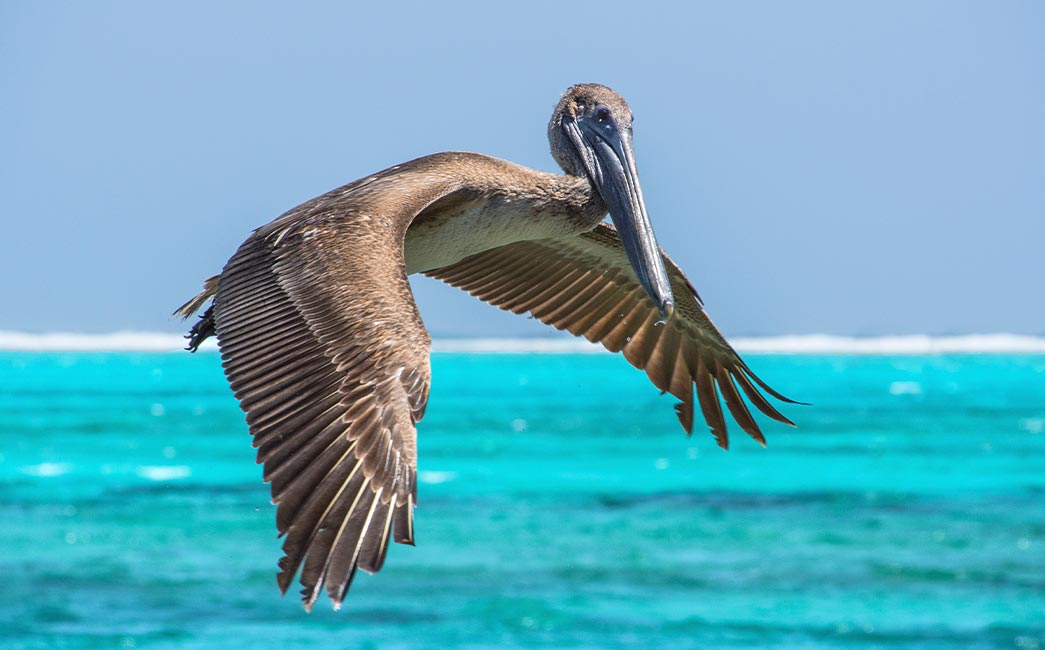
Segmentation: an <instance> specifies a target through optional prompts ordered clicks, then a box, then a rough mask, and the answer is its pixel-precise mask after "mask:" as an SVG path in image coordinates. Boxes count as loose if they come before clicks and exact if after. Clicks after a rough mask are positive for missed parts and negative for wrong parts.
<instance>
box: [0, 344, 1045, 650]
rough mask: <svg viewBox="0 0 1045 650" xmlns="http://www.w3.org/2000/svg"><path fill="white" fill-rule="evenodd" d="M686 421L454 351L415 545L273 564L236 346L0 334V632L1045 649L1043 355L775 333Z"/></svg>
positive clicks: (11, 642)
mask: <svg viewBox="0 0 1045 650" xmlns="http://www.w3.org/2000/svg"><path fill="white" fill-rule="evenodd" d="M749 362H750V364H751V365H752V367H754V369H755V370H756V372H758V373H759V374H760V375H761V376H762V377H763V378H764V379H766V380H767V381H769V382H770V383H771V384H772V385H774V387H776V388H779V389H780V390H781V391H782V392H784V393H785V394H788V395H790V396H793V397H795V398H798V399H802V400H804V401H809V402H813V403H814V404H815V406H805V407H797V406H789V407H787V408H784V409H783V410H784V411H785V413H786V414H787V415H789V416H790V417H791V418H792V419H793V420H795V421H796V422H797V423H798V424H799V428H798V429H790V428H788V427H784V426H779V425H777V424H776V423H772V422H768V421H765V427H764V429H765V431H766V434H767V437H768V438H769V447H768V448H767V449H762V448H761V447H759V446H758V445H757V444H756V443H754V442H753V441H752V440H750V439H748V438H746V437H744V436H743V434H742V433H741V432H740V431H739V428H738V427H736V426H734V427H733V429H732V432H733V437H732V442H733V444H732V450H731V451H730V452H728V453H725V452H722V451H720V450H719V449H718V448H717V447H715V445H714V441H713V439H712V438H711V436H710V435H707V434H703V433H700V434H696V435H695V436H694V437H693V438H692V439H686V437H685V436H684V434H683V433H682V432H681V430H680V429H679V428H678V424H677V421H676V420H675V416H674V414H673V412H672V408H671V405H672V403H673V400H672V398H670V397H668V396H660V395H658V392H657V391H656V390H655V389H654V388H653V387H652V386H650V385H648V384H647V382H646V380H645V378H644V377H643V376H642V375H641V373H639V372H637V371H634V370H632V369H631V368H630V367H629V366H627V364H626V363H624V362H623V360H622V359H620V358H616V357H613V356H611V355H571V354H545V355H518V354H509V355H494V354H484V355H466V354H437V355H435V357H434V359H433V373H434V385H433V387H432V395H431V403H430V407H429V410H428V414H427V416H426V419H425V420H424V422H423V423H422V424H421V429H420V442H419V444H420V454H421V460H420V470H421V474H420V476H421V485H420V506H419V508H418V510H417V513H416V537H417V547H416V548H411V547H406V546H399V545H396V546H395V547H394V548H392V549H391V550H390V551H389V558H388V562H387V564H386V565H385V568H384V569H383V570H382V572H381V573H380V574H379V575H377V576H366V575H360V576H359V577H357V578H356V581H355V583H354V584H353V587H352V591H351V592H350V594H349V597H348V599H347V600H346V604H345V607H344V609H343V610H342V611H340V612H336V613H335V612H332V611H330V608H329V607H328V605H327V602H326V601H320V603H318V604H317V607H316V610H315V611H314V612H313V613H312V614H310V615H309V614H305V613H304V612H303V611H302V609H301V607H300V606H299V605H298V603H297V602H296V600H295V597H294V596H293V595H288V596H287V597H286V598H282V599H281V598H280V596H279V593H278V591H277V589H276V585H275V579H274V575H275V566H276V565H275V563H276V560H277V558H278V557H279V540H278V539H277V538H276V536H275V528H274V523H273V515H274V508H273V506H271V505H270V504H269V499H268V491H267V487H266V486H265V485H264V484H262V483H261V481H260V475H261V472H260V469H259V468H258V467H257V466H255V465H254V463H253V450H252V449H251V446H250V440H249V436H248V435H247V432H246V426H245V424H244V422H243V417H242V413H241V412H240V411H239V409H238V407H237V405H236V402H235V400H234V399H233V397H232V395H231V393H230V391H229V389H228V387H227V385H226V383H225V380H224V378H223V376H222V374H221V369H220V365H219V359H218V357H217V355H216V354H214V353H201V354H198V355H194V356H193V355H188V354H135V353H119V354H115V353H109V354H107V353H78V354H74V353H0V518H2V522H3V525H2V528H0V550H2V551H3V552H2V554H0V576H2V583H3V586H2V588H0V602H2V608H0V647H5V648H7V647H11V648H109V647H112V648H116V647H123V648H126V647H138V648H185V647H191V648H229V647H273V648H292V647H309V648H314V647H322V648H382V649H383V648H393V649H394V648H455V647H456V648H491V647H501V648H712V647H715V648H752V647H759V648H1024V649H1033V648H1043V649H1045V355H1027V356H1019V355H951V356H947V355H943V356H896V357H889V356H757V355H749Z"/></svg>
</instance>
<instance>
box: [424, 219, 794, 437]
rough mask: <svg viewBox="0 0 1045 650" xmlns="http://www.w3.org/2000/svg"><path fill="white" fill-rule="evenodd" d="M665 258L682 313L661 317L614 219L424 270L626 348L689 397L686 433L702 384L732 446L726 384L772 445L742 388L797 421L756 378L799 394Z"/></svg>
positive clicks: (745, 418) (682, 415)
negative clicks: (726, 332) (748, 352)
mask: <svg viewBox="0 0 1045 650" xmlns="http://www.w3.org/2000/svg"><path fill="white" fill-rule="evenodd" d="M664 261H665V263H666V266H667V268H668V274H669V275H670V277H671V289H672V292H673V293H674V294H675V316H674V317H673V318H672V319H671V320H670V321H669V322H667V323H662V322H660V316H659V313H658V311H657V306H656V305H655V304H654V303H653V301H652V300H650V299H649V298H648V297H647V296H646V293H645V291H643V289H642V287H641V286H640V285H639V283H638V280H636V278H635V274H634V272H633V271H632V270H631V267H630V266H629V264H628V259H627V256H626V255H625V253H624V248H623V247H622V246H621V243H620V238H619V237H618V236H617V231H616V230H615V229H614V228H613V227H612V226H610V225H609V224H605V223H602V224H599V225H598V226H597V227H596V228H595V229H594V230H592V231H591V232H587V233H584V234H581V235H578V236H576V237H564V238H561V239H541V240H535V241H524V242H517V243H514V244H509V245H507V246H501V247H500V248H495V249H492V250H489V251H486V252H483V253H479V254H477V255H472V256H471V257H468V258H465V259H464V260H461V261H460V262H457V263H455V264H452V265H450V266H445V267H442V268H439V269H434V270H432V271H427V272H426V273H425V274H426V275H428V276H431V277H433V278H438V279H439V280H442V281H444V282H446V283H448V284H450V285H452V286H455V287H458V288H461V289H464V290H465V291H467V292H468V293H470V294H472V295H473V296H476V297H478V298H479V299H480V300H484V301H486V302H489V303H491V304H493V305H496V306H497V307H500V308H501V309H506V310H508V311H511V312H514V313H516V314H521V313H524V312H530V313H531V314H533V316H534V317H535V318H537V319H539V320H541V321H542V322H544V323H547V324H549V325H551V326H553V327H555V328H557V329H560V330H566V331H568V332H570V333H571V334H574V335H576V336H583V337H585V338H586V339H588V340H589V341H593V342H596V341H597V342H600V343H602V345H604V346H605V347H606V349H608V350H610V351H611V352H623V353H624V357H625V358H626V359H627V360H628V362H630V363H631V365H633V366H635V367H636V368H640V369H642V370H645V371H646V374H647V375H648V376H649V378H650V380H651V381H652V382H653V384H654V385H655V386H656V387H657V388H659V389H661V390H662V391H666V392H669V393H671V394H672V395H674V396H675V397H677V398H679V400H681V403H679V404H678V405H676V407H675V410H676V412H677V414H678V417H679V421H680V422H681V423H682V426H683V428H685V430H686V432H687V433H690V432H692V430H693V392H694V386H695V387H696V394H697V400H698V403H699V404H700V409H701V411H702V413H703V416H704V419H705V420H706V421H707V423H708V425H709V426H710V427H711V431H712V433H713V434H714V435H715V438H716V440H717V441H718V444H719V445H720V446H721V447H723V448H727V447H728V445H729V439H728V437H727V434H726V420H725V417H724V415H723V412H722V407H721V405H720V403H719V393H720V392H721V395H722V397H723V399H724V400H725V403H726V406H727V407H728V408H729V411H730V412H731V413H732V414H733V417H734V418H735V419H736V421H737V423H738V424H740V427H741V428H742V429H743V430H744V431H746V432H747V433H748V434H750V435H751V437H753V438H754V439H755V440H757V441H758V442H760V443H762V444H763V445H764V444H765V438H763V436H762V432H761V431H760V430H759V428H758V424H757V423H756V422H755V419H754V418H753V417H752V416H751V412H750V411H749V410H748V408H747V405H746V404H745V403H744V400H743V399H742V398H741V396H740V392H741V391H743V393H744V394H745V395H747V397H748V399H749V400H750V401H751V402H752V403H753V404H754V405H755V406H756V407H758V409H759V410H760V411H762V412H763V413H765V414H766V415H768V416H769V417H771V418H773V419H775V420H778V421H780V422H784V423H787V424H791V425H792V426H793V423H792V422H791V421H790V420H788V419H787V418H786V417H784V416H783V415H782V414H781V413H780V412H779V411H777V410H776V409H775V408H774V407H773V405H772V404H770V403H769V402H768V401H767V400H766V398H765V397H764V396H763V395H762V394H761V393H760V392H759V390H758V388H757V387H756V384H757V386H758V387H761V388H762V389H763V390H765V391H766V392H768V393H769V394H770V395H772V396H774V397H776V398H777V399H780V400H783V401H785V402H792V403H795V402H793V400H790V399H788V398H786V397H784V396H783V395H781V394H780V393H778V392H776V391H774V390H773V389H772V388H770V387H769V386H767V385H766V384H765V383H764V382H763V381H762V380H761V379H759V378H758V377H757V376H755V374H754V373H753V372H752V371H751V369H750V368H748V366H747V364H745V363H744V361H743V360H742V359H741V358H740V357H739V356H738V355H737V353H736V352H735V351H734V350H733V348H732V347H730V345H729V343H727V342H726V340H725V339H724V338H723V337H722V334H721V333H719V331H718V329H717V328H716V327H715V325H714V324H713V323H712V322H711V319H709V318H708V315H707V314H706V313H705V312H704V308H703V307H702V306H701V302H700V298H699V297H698V296H697V292H696V290H695V289H694V288H693V286H692V285H691V284H690V283H689V280H687V279H686V276H685V275H683V274H682V271H681V270H679V268H678V266H676V265H675V264H674V263H673V262H672V261H671V260H670V259H669V258H668V257H667V255H665V256H664ZM738 386H739V389H738Z"/></svg>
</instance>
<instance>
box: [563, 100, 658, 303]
mask: <svg viewBox="0 0 1045 650" xmlns="http://www.w3.org/2000/svg"><path fill="white" fill-rule="evenodd" d="M631 121H632V116H631V109H630V108H628V103H627V102H625V101H624V98H623V97H621V96H620V95H618V94H617V93H616V92H614V91H613V90H611V89H609V88H607V87H606V86H602V85H599V84H578V85H576V86H571V87H570V88H569V89H568V90H567V91H566V92H565V93H564V94H563V96H562V99H561V100H559V105H558V106H556V107H555V113H553V114H552V119H551V122H549V123H548V140H549V141H550V143H551V149H552V156H554V157H555V160H556V162H558V163H559V166H561V167H562V169H563V171H565V172H566V173H567V174H570V175H572V176H581V177H587V178H588V181H589V182H590V183H591V185H592V187H593V188H594V189H595V191H596V192H598V194H599V196H600V197H601V198H602V201H603V203H605V204H606V207H607V209H608V210H609V213H610V218H611V219H612V220H613V225H615V226H616V227H617V232H618V233H619V234H620V239H621V243H622V244H623V245H624V251H625V253H627V255H628V261H629V262H630V263H631V268H632V269H633V270H634V271H635V275H636V277H638V279H639V282H640V283H641V284H642V287H643V288H644V289H645V290H646V293H647V294H648V295H649V297H650V298H652V299H653V302H655V303H656V304H657V306H658V307H659V308H660V315H661V318H664V319H665V320H666V319H668V318H670V317H671V314H672V313H673V311H674V297H673V296H672V293H671V284H670V282H669V281H668V272H667V270H666V269H665V268H664V259H663V257H662V256H661V254H660V247H659V246H658V245H657V240H656V238H655V237H654V236H653V226H652V225H650V220H649V215H648V214H647V213H646V204H645V202H643V200H642V188H641V187H640V186H639V173H638V171H637V170H636V169H635V153H634V150H633V149H632V144H631Z"/></svg>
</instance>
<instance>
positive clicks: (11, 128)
mask: <svg viewBox="0 0 1045 650" xmlns="http://www.w3.org/2000/svg"><path fill="white" fill-rule="evenodd" d="M377 4H379V3H373V5H371V6H366V3H346V2H330V3H323V2H311V3H296V4H289V3H288V4H285V5H277V4H266V3H255V2H249V3H248V2H243V3H209V2H208V3H196V2H182V3H137V2H124V3H112V2H90V3H87V2H82V3H81V2H68V3H52V2H46V3H45V2H14V1H7V2H3V3H0V88H2V89H3V95H2V96H3V101H2V102H0V143H2V144H0V201H2V203H0V205H2V207H0V210H2V214H0V223H2V225H3V235H4V253H3V255H0V273H2V275H3V281H2V282H0V304H2V305H3V308H2V309H3V311H2V312H0V329H2V330H25V331H57V330H62V331H86V332H102V331H113V330H124V329H135V330H159V331H176V330H179V329H182V325H181V324H179V323H175V322H173V321H171V320H170V319H169V317H168V314H169V313H170V312H171V310H172V309H173V308H174V307H176V306H178V305H179V304H180V303H181V302H183V301H184V300H185V299H187V298H189V297H190V296H192V295H193V294H194V293H195V292H196V291H197V290H198V288H199V285H200V282H201V281H202V280H203V279H204V278H205V277H207V276H209V275H212V274H214V273H216V272H218V271H219V270H220V268H221V266H222V265H223V264H224V262H225V260H226V259H227V258H228V257H229V256H230V255H231V254H232V252H233V251H234V250H235V248H236V246H237V245H238V244H239V243H240V242H241V241H242V240H243V239H244V237H245V236H246V235H247V234H248V233H249V232H250V230H251V229H253V228H254V227H257V226H259V225H261V224H263V223H265V222H267V221H269V220H271V219H273V218H274V217H276V216H278V215H279V214H280V213H281V212H283V211H284V210H286V209H288V208H290V207H292V206H294V205H296V204H298V203H300V202H302V201H304V200H306V199H308V198H310V197H312V196H314V195H316V194H319V193H321V192H324V191H326V190H328V189H330V188H333V187H335V186H337V185H341V184H343V183H345V182H348V181H350V180H353V179H355V178H357V177H360V176H364V175H366V174H368V173H370V172H373V171H376V170H378V169H381V168H384V167H387V166H389V165H392V164H395V163H398V162H402V161H404V160H408V159H411V158H414V157H417V156H421V155H424V154H428V153H432V152H435V151H442V150H452V149H456V150H471V151H480V152H484V153H488V154H491V155H495V156H499V157H503V158H506V159H508V160H512V161H514V162H518V163H520V164H524V165H528V166H532V167H537V168H541V169H549V170H550V169H554V162H553V161H552V160H551V158H550V156H549V155H548V145H547V141H546V138H545V124H546V121H547V119H548V117H549V115H550V112H551V110H552V108H553V105H554V104H555V102H556V100H557V99H558V97H559V94H560V93H561V92H562V91H563V90H564V89H565V88H566V87H567V86H568V85H570V84H572V83H576V82H582V81H598V82H601V83H605V84H607V85H609V86H612V87H613V88H615V89H617V90H618V91H620V92H621V93H622V94H624V96H625V97H626V98H627V99H628V100H629V102H630V103H631V106H632V109H633V110H634V112H635V115H636V123H635V145H636V150H637V157H638V165H639V171H640V175H641V177H642V180H643V185H644V193H645V196H646V199H647V203H648V207H649V212H650V215H651V218H652V220H653V223H654V227H655V229H656V232H657V235H658V237H659V239H660V241H661V244H662V245H663V246H664V247H665V248H666V249H667V250H668V251H669V252H670V253H671V254H672V256H673V257H674V258H675V260H676V261H677V262H679V263H680V264H681V265H682V267H683V268H684V269H686V271H687V272H688V273H689V275H690V278H691V279H692V280H693V282H694V283H695V284H696V286H697V287H698V289H699V290H700V291H701V293H702V295H703V296H704V298H705V300H706V302H707V308H708V311H709V313H710V314H711V316H712V318H714V319H715V320H716V322H718V323H719V325H720V326H721V327H722V328H723V329H724V330H725V331H726V332H727V334H731V335H740V334H745V335H759V334H782V333H814V332H828V333H835V334H848V335H874V334H896V333H931V334H945V333H972V332H998V331H1007V332H1018V333H1030V334H1045V291H1043V289H1042V283H1043V280H1045V261H1043V260H1045V255H1043V251H1045V4H1043V3H1035V2H975V3H972V2H866V3H837V2H797V3H794V2H791V3H778V2H765V3H758V2H742V3H691V4H686V5H685V6H683V4H682V3H671V4H668V3H664V4H661V3H654V2H630V3H625V4H619V5H618V4H615V3H612V2H600V3H581V2H549V3H536V2H534V3H530V2H527V3H512V4H510V5H509V4H503V5H502V4H501V3H482V4H478V3H477V4H469V5H456V6H455V7H456V8H451V7H450V6H449V5H448V3H424V4H404V3H380V4H381V5H382V6H380V7H378V6H376V5H377ZM414 286H415V287H416V291H417V297H418V302H419V303H420V306H421V312H422V315H423V316H424V318H425V321H426V322H427V323H428V325H429V328H430V329H431V330H432V331H433V333H434V334H436V335H443V336H445V335H469V336H518V335H529V334H540V333H543V332H544V331H545V330H544V329H543V327H542V326H539V325H538V324H536V323H534V322H533V321H530V320H527V319H524V318H520V317H518V316H512V315H506V314H500V313H498V312H497V311H496V310H494V309H492V308H489V307H486V306H484V305H481V304H480V303H478V302H477V301H475V300H474V299H473V298H470V297H468V296H466V295H465V294H463V293H459V292H457V291H456V290H452V289H448V288H445V287H442V286H440V285H438V284H437V283H435V282H433V281H430V280H426V279H421V280H419V281H417V282H415V283H414Z"/></svg>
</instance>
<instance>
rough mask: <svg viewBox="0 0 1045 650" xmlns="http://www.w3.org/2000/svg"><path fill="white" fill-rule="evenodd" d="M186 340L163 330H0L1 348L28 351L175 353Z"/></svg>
mask: <svg viewBox="0 0 1045 650" xmlns="http://www.w3.org/2000/svg"><path fill="white" fill-rule="evenodd" d="M186 342H187V341H186V339H185V338H184V337H183V336H181V335H180V334H164V333H162V332H112V333H110V334H76V333H71V332H53V333H48V334H26V333H24V332H3V331H0V350H15V351H25V352H165V351H171V352H173V351H177V350H181V349H182V348H184V347H185V344H186ZM200 349H201V350H205V349H214V350H217V345H216V343H215V342H214V340H213V339H211V340H209V341H207V342H206V343H204V344H203V345H202V346H201V347H200Z"/></svg>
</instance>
